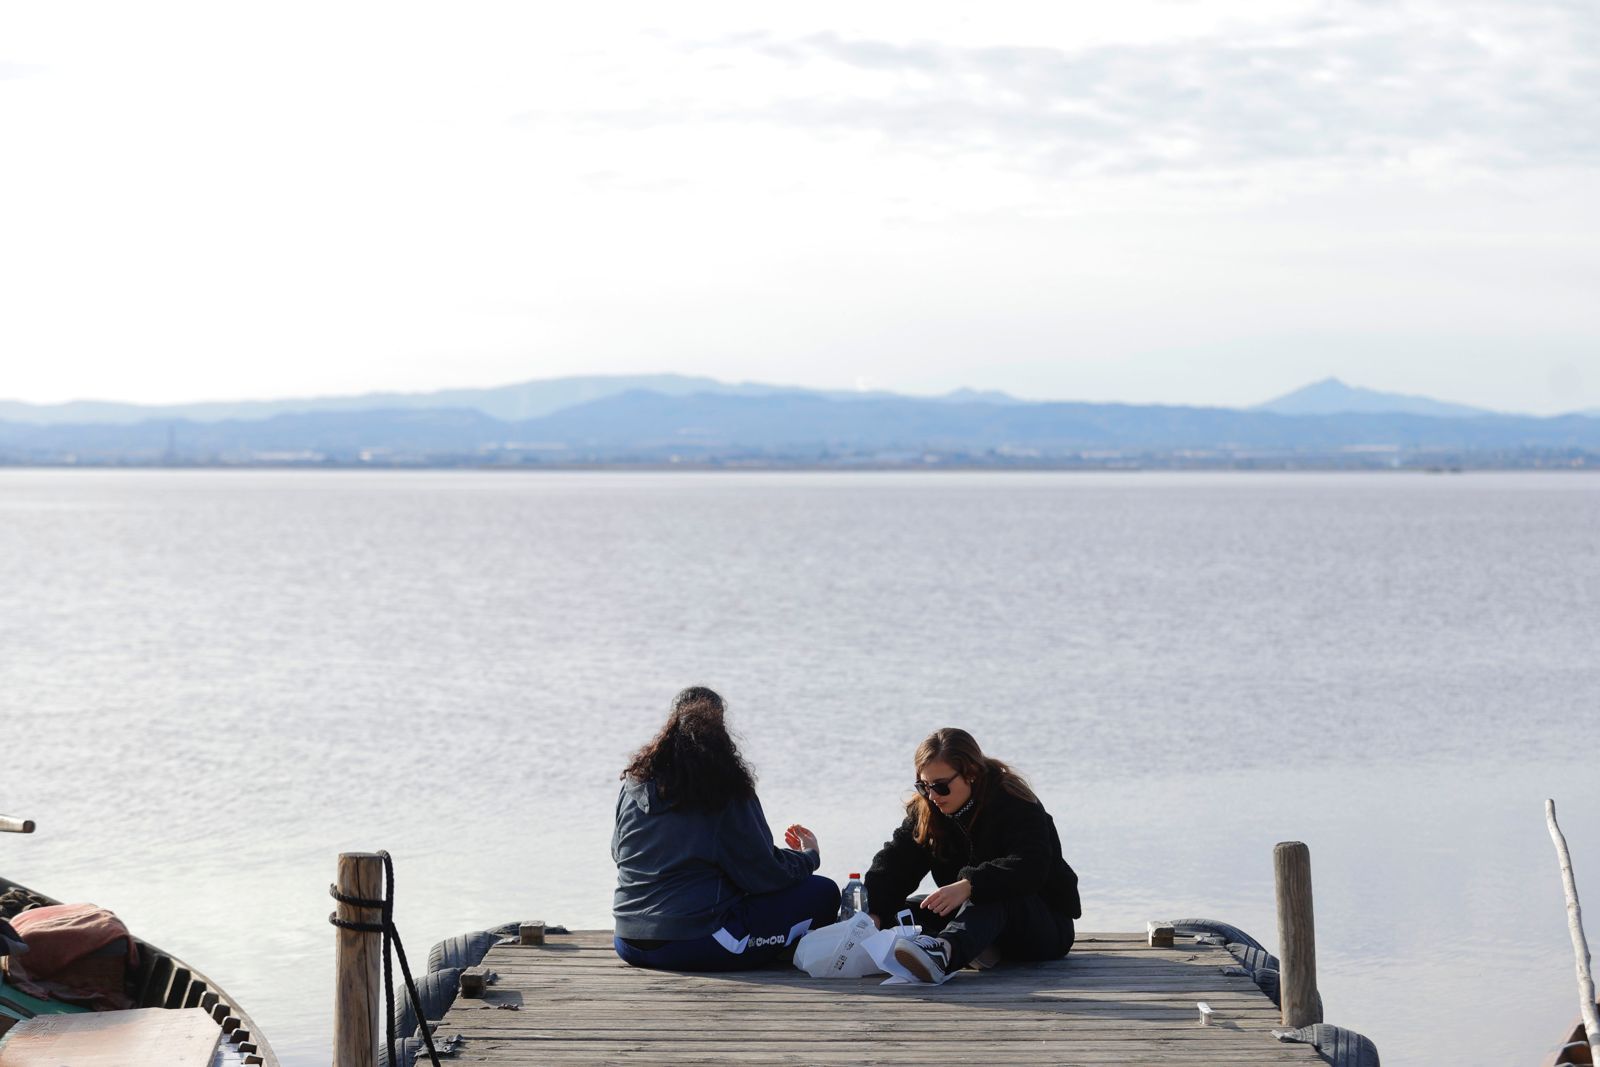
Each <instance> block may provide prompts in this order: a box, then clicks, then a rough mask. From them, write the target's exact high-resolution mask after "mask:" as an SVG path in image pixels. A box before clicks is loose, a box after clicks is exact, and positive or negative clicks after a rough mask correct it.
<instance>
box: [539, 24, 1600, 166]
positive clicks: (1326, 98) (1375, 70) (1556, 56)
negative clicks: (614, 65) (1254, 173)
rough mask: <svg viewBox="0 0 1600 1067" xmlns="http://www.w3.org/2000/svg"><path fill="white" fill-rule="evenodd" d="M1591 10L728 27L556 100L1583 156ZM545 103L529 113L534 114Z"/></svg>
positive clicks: (1051, 139) (1059, 143)
mask: <svg viewBox="0 0 1600 1067" xmlns="http://www.w3.org/2000/svg"><path fill="white" fill-rule="evenodd" d="M1597 11H1600V9H1595V8H1593V7H1592V6H1590V5H1587V4H1582V3H1564V2H1559V0H1558V2H1545V3H1503V2H1500V3H1476V4H1474V3H1457V4H1448V5H1446V4H1417V3H1412V4H1402V5H1378V4H1361V3H1356V4H1343V5H1333V6H1332V7H1330V8H1328V9H1326V12H1325V13H1323V14H1320V15H1318V16H1316V17H1314V18H1302V19H1298V20H1293V21H1286V22H1284V23H1282V24H1279V25H1277V26H1272V27H1268V28H1261V27H1257V28H1255V29H1253V30H1252V31H1250V32H1249V33H1248V34H1247V35H1242V36H1224V35H1223V34H1221V33H1217V34H1213V35H1212V36H1209V37H1202V38H1190V39H1183V40H1169V41H1164V42H1160V43H1140V44H1115V45H1100V46H1095V47H1086V48H1081V49H1074V48H1071V47H1061V46H1055V45H1036V46H1030V45H962V44H955V43H940V42H928V41H921V42H918V41H911V42H894V41H888V40H877V39H863V38H857V37H847V36H843V35H840V34H838V33H833V32H821V33H814V34H810V35H806V36H799V37H780V36H776V35H772V34H741V35H736V36H729V37H727V38H724V39H721V40H719V41H716V42H713V43H709V44H702V45H700V46H699V47H698V48H696V49H694V50H693V51H692V53H691V54H692V56H693V57H697V58H691V59H686V60H685V62H690V63H693V62H697V61H698V62H701V63H705V64H707V66H705V67H702V73H703V72H704V71H705V70H707V69H709V70H711V71H714V72H717V74H716V76H710V77H701V78H698V79H685V80H684V82H683V83H681V84H687V85H691V86H692V88H691V89H689V90H688V91H684V90H682V89H677V90H675V94H676V95H675V96H674V98H672V99H660V100H653V99H646V100H639V101H636V102H628V103H626V104H619V106H616V107H613V108H610V109H596V110H590V111H585V112H578V113H572V112H569V113H567V114H566V118H567V119H568V120H571V121H577V122H579V123H581V124H584V125H589V126H591V127H610V128H615V129H627V130H639V129H644V128H651V127H658V126H673V125H686V124H726V123H737V124H749V125H761V126H771V127H777V128H781V129H788V130H792V131H798V132H803V133H806V134H810V135H816V134H836V135H845V136H851V135H859V136H862V137H867V138H873V139H876V140H877V141H878V142H880V143H881V144H883V145H885V146H887V147H889V148H893V149H900V150H908V151H914V152H918V153H925V154H932V155H964V156H970V155H981V156H987V157H993V158H996V159H998V160H1001V161H1003V162H1005V163H1008V164H1011V165H1014V166H1020V167H1023V168H1025V169H1028V170H1033V171H1037V172H1041V173H1045V174H1049V175H1057V176H1060V175H1074V174H1084V173H1090V174H1118V173H1126V172H1213V171H1219V170H1220V171H1230V170H1238V169H1242V168H1249V167H1254V166H1259V165H1261V164H1279V163H1286V164H1291V165H1294V164H1308V163H1309V164H1314V165H1319V166H1324V167H1333V168H1340V169H1344V170H1347V171H1348V170H1359V169H1366V168H1376V167H1404V168H1412V169H1423V170H1434V171H1440V172H1447V171H1450V170H1451V169H1453V168H1468V169H1495V170H1499V169H1514V168H1522V167H1529V166H1580V167H1588V166H1593V165H1595V164H1596V163H1600V13H1597ZM552 117H554V116H552V115H550V114H544V115H539V116H533V118H535V119H537V120H539V121H548V120H549V119H551V118H552Z"/></svg>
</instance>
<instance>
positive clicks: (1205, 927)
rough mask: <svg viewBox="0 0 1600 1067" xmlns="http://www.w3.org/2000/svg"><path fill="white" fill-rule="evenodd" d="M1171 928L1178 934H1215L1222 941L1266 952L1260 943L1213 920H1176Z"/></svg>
mask: <svg viewBox="0 0 1600 1067" xmlns="http://www.w3.org/2000/svg"><path fill="white" fill-rule="evenodd" d="M1172 928H1173V929H1174V930H1176V931H1177V932H1178V933H1180V934H1216V935H1218V936H1220V937H1221V938H1222V939H1223V940H1224V941H1228V942H1232V941H1237V942H1239V943H1240V944H1242V945H1248V946H1250V947H1251V948H1259V949H1261V951H1262V952H1265V951H1266V948H1265V946H1263V945H1262V944H1261V942H1259V941H1257V940H1256V939H1255V938H1253V937H1251V936H1250V935H1249V934H1247V933H1245V932H1244V931H1243V930H1241V929H1239V928H1238V927H1237V926H1229V925H1228V924H1227V923H1219V922H1217V921H1216V920H1215V919H1177V920H1175V921H1174V922H1173V924H1172Z"/></svg>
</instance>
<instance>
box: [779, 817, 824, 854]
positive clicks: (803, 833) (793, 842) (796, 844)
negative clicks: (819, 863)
mask: <svg viewBox="0 0 1600 1067" xmlns="http://www.w3.org/2000/svg"><path fill="white" fill-rule="evenodd" d="M783 843H784V844H786V845H788V846H789V847H790V848H797V849H799V850H800V851H802V852H805V851H807V850H809V851H812V852H816V851H820V850H819V849H818V848H817V835H816V834H814V833H812V832H811V831H810V830H807V829H806V828H805V827H804V826H801V825H800V824H799V823H795V824H794V825H793V826H791V827H789V828H788V829H787V830H785V831H784V832H783Z"/></svg>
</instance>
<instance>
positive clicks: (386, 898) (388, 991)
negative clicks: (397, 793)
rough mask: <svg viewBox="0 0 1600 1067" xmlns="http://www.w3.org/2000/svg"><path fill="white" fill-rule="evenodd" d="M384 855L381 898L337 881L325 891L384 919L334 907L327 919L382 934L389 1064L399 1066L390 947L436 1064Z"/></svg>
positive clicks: (342, 926) (389, 861) (343, 927)
mask: <svg viewBox="0 0 1600 1067" xmlns="http://www.w3.org/2000/svg"><path fill="white" fill-rule="evenodd" d="M378 855H379V856H381V857H383V887H384V892H383V899H382V900H367V899H366V898H364V897H357V896H351V895H349V894H347V893H341V892H339V887H338V886H336V885H330V886H328V895H329V896H330V897H332V898H333V899H334V900H337V901H338V902H339V903H341V904H348V905H350V906H351V907H356V908H372V909H375V910H378V911H381V912H382V913H383V921H382V922H375V923H364V922H357V921H356V920H355V919H341V918H339V913H338V912H337V911H335V912H332V913H330V914H329V915H328V921H329V922H330V923H332V924H333V925H334V926H337V927H338V928H339V929H341V930H354V931H356V932H358V933H363V934H382V935H383V1009H384V1011H385V1012H386V1013H387V1015H388V1020H389V1021H388V1023H387V1024H386V1025H385V1026H384V1035H385V1037H384V1039H385V1042H386V1047H387V1048H388V1050H389V1067H401V1065H400V1064H398V1063H396V1062H395V1059H394V978H393V975H392V972H391V970H390V961H389V957H390V947H391V946H393V949H394V953H395V954H398V955H399V957H400V974H401V975H402V976H403V977H404V978H405V980H406V995H407V996H409V997H410V998H411V1007H412V1009H413V1010H414V1011H415V1012H416V1013H417V1023H418V1025H419V1027H420V1029H421V1030H422V1040H423V1043H424V1044H426V1045H427V1046H428V1058H429V1059H430V1060H432V1061H433V1067H439V1053H438V1050H436V1049H435V1048H434V1047H433V1033H432V1031H430V1030H429V1029H428V1019H427V1017H426V1016H425V1015H424V1014H423V1013H422V998H421V997H420V996H418V995H417V983H415V982H413V981H412V980H411V965H410V964H409V963H407V962H406V948H405V946H404V945H402V944H401V943H400V931H399V930H397V929H396V928H395V925H394V860H393V859H391V858H390V857H389V853H387V852H379V853H378Z"/></svg>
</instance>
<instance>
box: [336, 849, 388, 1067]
mask: <svg viewBox="0 0 1600 1067" xmlns="http://www.w3.org/2000/svg"><path fill="white" fill-rule="evenodd" d="M334 884H335V885H337V886H338V887H339V892H340V893H343V894H345V895H346V896H353V897H359V898H361V899H362V900H377V899H379V898H380V897H381V896H383V857H381V856H379V855H377V854H376V853H373V852H341V853H339V877H338V878H337V879H336V880H335V882H334ZM338 916H339V918H341V919H345V920H348V921H351V922H362V923H376V922H381V921H383V912H382V911H380V910H379V909H377V908H360V907H356V906H355V905H353V904H344V903H340V904H339V906H338ZM336 936H337V938H338V950H337V953H336V955H335V957H334V958H335V970H334V975H335V977H334V982H335V984H334V992H333V1067H377V1059H378V1041H379V1040H380V1038H381V1037H382V1036H383V1031H381V1030H380V1029H379V1028H378V1025H379V1024H378V1005H380V1004H382V1003H383V988H382V986H383V979H382V977H381V972H380V966H381V964H382V956H383V952H382V940H381V935H379V934H376V933H367V932H364V931H360V930H346V929H344V928H343V927H340V928H339V930H338V931H337V935H336Z"/></svg>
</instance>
